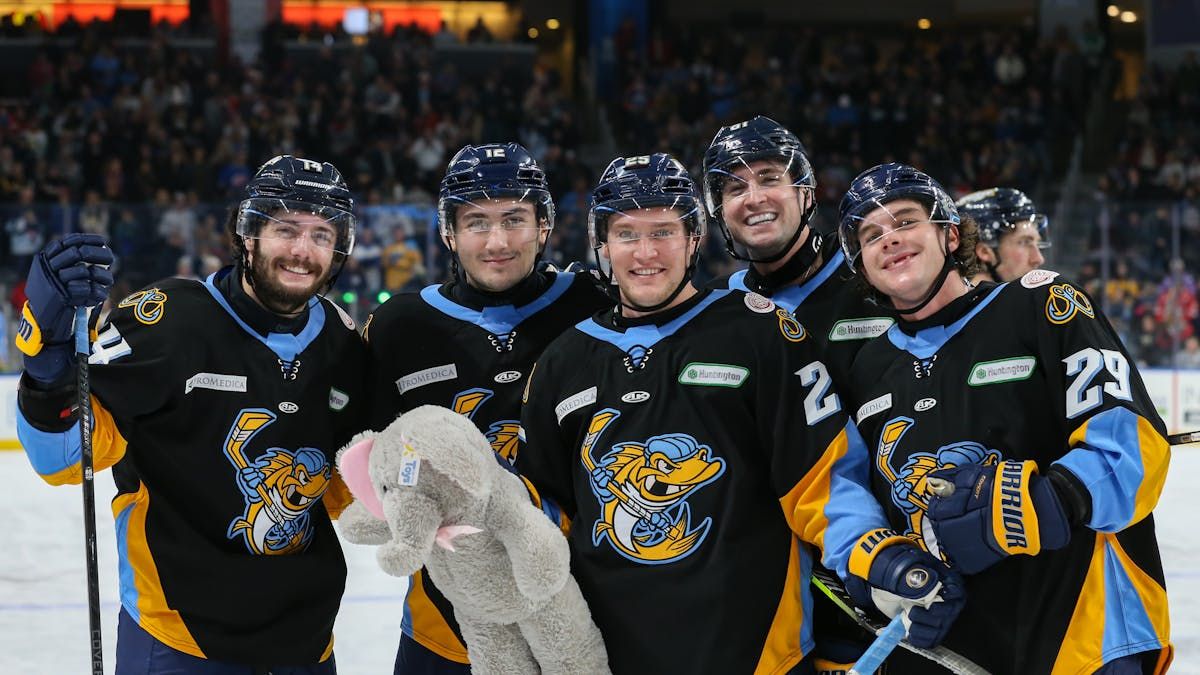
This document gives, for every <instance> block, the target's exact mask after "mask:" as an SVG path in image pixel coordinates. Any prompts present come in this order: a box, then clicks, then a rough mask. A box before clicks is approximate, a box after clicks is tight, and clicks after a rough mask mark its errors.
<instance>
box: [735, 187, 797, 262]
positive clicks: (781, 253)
mask: <svg viewBox="0 0 1200 675" xmlns="http://www.w3.org/2000/svg"><path fill="white" fill-rule="evenodd" d="M796 196H797V199H798V198H799V194H797V195H796ZM816 212H817V200H816V198H815V197H814V198H813V201H812V203H811V204H810V205H809V207H808V209H807V210H806V211H805V212H804V214H803V215H801V216H800V225H799V226H798V227H796V231H795V232H793V233H792V236H791V238H790V239H788V243H787V244H785V245H784V246H783V247H782V248H780V249H779V250H778V251H776V252H775V253H772V254H771V255H769V256H767V257H765V258H752V257H750V256H749V255H742V254H741V253H738V252H737V248H736V247H735V246H734V241H733V235H732V234H731V233H730V232H729V226H728V225H726V224H725V218H724V217H722V218H717V219H716V220H717V222H718V223H719V224H720V225H721V236H722V237H723V238H724V239H725V251H726V252H727V253H729V255H730V257H732V258H733V259H734V260H741V261H742V262H748V263H762V264H770V263H773V262H778V261H780V260H782V259H783V258H784V257H786V256H787V255H788V254H789V253H791V251H792V247H793V246H795V245H796V242H797V241H800V237H801V236H802V235H803V234H804V228H806V227H808V221H810V220H812V217H813V215H814V214H815V213H816ZM814 234H815V233H814ZM819 248H820V247H819V246H818V249H819ZM811 264H812V260H809V265H811ZM807 267H808V266H807V265H805V268H806V269H807Z"/></svg>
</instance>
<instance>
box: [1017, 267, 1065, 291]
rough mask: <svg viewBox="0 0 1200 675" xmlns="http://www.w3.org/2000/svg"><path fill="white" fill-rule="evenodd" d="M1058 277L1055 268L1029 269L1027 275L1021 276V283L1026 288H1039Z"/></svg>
mask: <svg viewBox="0 0 1200 675" xmlns="http://www.w3.org/2000/svg"><path fill="white" fill-rule="evenodd" d="M1057 277H1058V272H1055V271H1053V270H1040V269H1039V270H1029V271H1028V272H1026V273H1025V276H1023V277H1021V285H1022V286H1024V287H1025V288H1037V287H1039V286H1045V285H1046V284H1048V283H1050V282H1051V281H1054V280H1055V279H1056V278H1057Z"/></svg>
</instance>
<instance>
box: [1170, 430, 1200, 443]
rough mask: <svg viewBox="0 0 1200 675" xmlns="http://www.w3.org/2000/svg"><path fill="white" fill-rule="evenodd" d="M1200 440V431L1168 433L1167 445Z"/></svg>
mask: <svg viewBox="0 0 1200 675" xmlns="http://www.w3.org/2000/svg"><path fill="white" fill-rule="evenodd" d="M1196 442H1200V431H1185V432H1183V433H1181V434H1168V435H1167V445H1186V444H1188V443H1196Z"/></svg>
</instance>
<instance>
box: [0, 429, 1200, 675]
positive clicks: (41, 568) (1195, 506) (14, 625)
mask: <svg viewBox="0 0 1200 675" xmlns="http://www.w3.org/2000/svg"><path fill="white" fill-rule="evenodd" d="M0 475H3V476H5V477H6V478H7V480H8V483H7V484H6V485H5V487H4V488H3V490H2V491H0V523H3V524H4V527H3V529H2V530H0V532H2V533H3V536H4V539H5V542H4V544H3V552H0V673H14V674H17V673H19V674H21V675H26V674H30V675H43V674H45V675H57V674H59V673H84V672H88V638H87V633H88V625H87V624H88V620H87V588H86V581H85V579H86V574H85V571H84V564H83V558H84V552H83V519H82V516H81V515H80V514H81V513H82V505H81V504H82V499H81V497H80V490H79V488H76V487H61V488H53V487H50V486H48V485H46V484H45V483H43V482H42V481H41V480H40V479H39V478H37V476H36V475H35V474H34V473H33V470H32V469H31V468H30V467H29V464H28V462H27V461H26V460H25V456H24V454H23V453H21V452H0ZM1194 476H1200V447H1196V446H1191V447H1186V448H1177V449H1176V451H1175V455H1174V458H1173V461H1172V465H1171V473H1170V476H1169V477H1168V478H1167V484H1166V488H1165V490H1164V492H1163V496H1162V500H1161V502H1160V503H1159V507H1158V509H1157V510H1156V512H1155V518H1156V519H1157V524H1158V541H1159V544H1160V546H1162V553H1163V564H1164V566H1165V568H1166V574H1167V586H1168V590H1169V592H1170V597H1171V624H1172V625H1171V628H1172V637H1173V641H1174V643H1175V648H1176V657H1175V664H1174V666H1173V667H1172V668H1171V672H1172V673H1173V674H1186V675H1200V536H1197V521H1196V520H1193V518H1194V517H1196V516H1200V486H1197V485H1195V484H1193V483H1192V477H1194ZM96 494H97V513H98V518H99V523H98V526H97V527H98V543H97V546H98V550H99V558H100V601H101V614H102V619H103V623H104V626H103V630H104V658H105V661H106V663H107V667H106V672H110V673H111V672H112V669H113V656H114V653H115V652H114V649H115V639H116V620H117V610H118V605H117V573H116V553H115V548H114V533H113V522H112V513H111V511H110V510H109V508H108V506H107V505H108V502H109V500H110V498H111V497H112V495H113V494H114V488H113V484H112V479H111V477H110V476H109V474H108V472H104V473H101V474H98V475H97V477H96ZM345 549H346V560H347V563H348V565H349V568H350V576H349V580H348V581H347V587H346V597H345V600H344V602H343V604H342V610H341V614H340V615H339V616H338V620H337V625H336V628H335V635H336V639H337V642H336V646H335V653H336V655H337V660H338V671H339V672H340V673H342V674H343V675H360V674H362V675H370V674H373V673H391V671H392V660H393V657H394V655H395V650H396V642H397V639H398V637H399V634H400V616H401V605H402V603H401V600H402V598H403V597H404V583H405V582H404V581H403V580H399V579H395V578H393V577H389V576H387V575H386V574H384V573H383V572H382V571H380V569H379V567H378V566H377V565H376V564H375V552H374V548H373V547H369V546H355V545H353V544H346V545H345Z"/></svg>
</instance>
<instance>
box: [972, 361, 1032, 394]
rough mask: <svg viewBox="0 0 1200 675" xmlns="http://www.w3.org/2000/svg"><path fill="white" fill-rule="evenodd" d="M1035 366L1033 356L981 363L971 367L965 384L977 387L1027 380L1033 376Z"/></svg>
mask: <svg viewBox="0 0 1200 675" xmlns="http://www.w3.org/2000/svg"><path fill="white" fill-rule="evenodd" d="M1035 366H1037V358H1036V357H1033V356H1018V357H1015V358H1011V359H1000V360H999V361H982V362H980V363H976V364H975V365H973V366H971V375H970V376H969V377H968V378H967V384H969V385H971V386H972V387H979V386H982V385H985V384H999V383H1001V382H1014V381H1016V380H1027V379H1029V377H1030V376H1031V375H1033V369H1034V367H1035Z"/></svg>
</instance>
